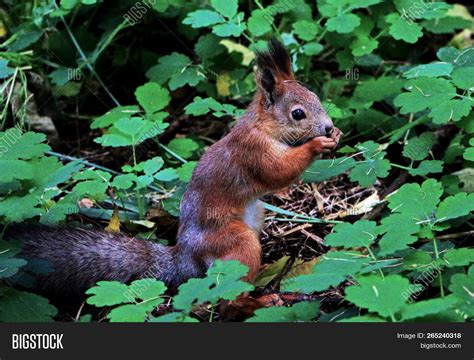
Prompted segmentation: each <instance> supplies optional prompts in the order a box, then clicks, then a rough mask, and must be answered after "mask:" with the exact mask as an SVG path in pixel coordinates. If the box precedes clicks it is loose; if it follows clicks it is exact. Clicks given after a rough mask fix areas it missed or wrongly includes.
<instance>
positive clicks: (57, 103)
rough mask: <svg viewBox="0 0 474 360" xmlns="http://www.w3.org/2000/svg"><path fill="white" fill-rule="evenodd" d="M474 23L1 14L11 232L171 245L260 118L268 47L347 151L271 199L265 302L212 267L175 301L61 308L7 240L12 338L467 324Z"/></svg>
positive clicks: (177, 9) (365, 3)
mask: <svg viewBox="0 0 474 360" xmlns="http://www.w3.org/2000/svg"><path fill="white" fill-rule="evenodd" d="M472 10H473V5H472V3H471V2H466V3H465V4H462V3H457V4H448V3H447V2H442V1H439V2H433V1H427V0H395V1H393V2H392V1H382V0H316V1H313V0H306V1H305V0H275V1H264V0H261V1H259V0H255V1H250V0H248V1H247V0H245V1H244V0H240V1H238V0H211V1H198V0H193V1H184V0H141V1H135V0H134V1H128V0H117V1H113V2H112V1H104V2H100V1H97V0H61V1H51V0H31V1H30V0H28V1H8V0H4V1H2V2H1V5H0V40H1V44H0V48H1V49H2V52H1V53H0V79H1V81H2V84H1V91H0V94H1V107H0V122H1V124H0V126H1V130H2V132H0V221H1V223H2V224H3V225H4V226H3V228H5V226H8V224H10V223H14V222H40V223H44V224H53V225H57V224H61V223H65V222H67V223H69V224H76V225H81V226H99V227H106V229H107V230H108V231H111V232H117V231H123V232H128V233H132V234H134V235H136V236H139V237H142V238H145V239H149V240H151V241H159V242H163V243H169V244H173V243H174V238H175V233H176V229H177V223H178V219H179V203H180V198H181V196H182V194H183V191H184V189H185V188H186V184H187V182H189V180H190V177H191V174H192V171H193V168H194V166H195V164H196V161H197V160H198V159H199V157H200V156H201V155H202V153H203V152H204V151H205V149H206V147H207V146H209V145H211V144H212V143H214V142H215V141H217V140H218V139H219V138H221V137H222V136H223V135H224V134H225V133H226V132H227V131H228V129H229V128H230V127H231V126H232V124H233V123H234V121H235V120H236V118H238V116H239V115H240V114H242V113H243V111H244V109H245V107H246V105H247V104H248V103H249V102H250V100H251V97H252V95H253V93H254V91H255V84H254V81H253V69H252V66H253V62H252V61H253V59H254V51H255V50H256V49H263V48H264V47H265V40H267V39H269V38H270V37H277V38H280V39H281V40H282V41H283V42H284V44H285V45H286V46H287V47H288V49H289V51H290V53H291V58H292V62H293V68H294V70H295V72H296V75H297V77H298V79H299V80H301V81H303V82H305V83H306V84H307V86H308V87H309V88H310V89H312V90H314V91H315V92H316V93H317V94H318V95H319V96H320V98H321V100H322V101H323V103H324V106H325V107H326V109H327V111H328V113H329V114H330V116H331V117H332V119H333V120H334V122H335V124H336V126H337V127H339V128H341V129H342V130H343V131H344V133H345V135H344V137H343V140H342V146H341V147H340V148H339V150H338V151H337V153H336V156H333V155H332V156H331V157H329V158H326V159H322V160H317V161H315V163H314V164H313V165H312V166H311V167H310V169H308V171H307V172H305V174H304V175H303V177H302V179H301V181H300V182H299V183H298V184H295V185H294V186H292V187H291V188H290V189H285V190H283V191H281V192H279V193H278V194H275V195H273V196H269V197H267V198H265V199H264V200H265V201H266V206H267V209H268V213H267V221H266V227H265V229H264V233H263V236H262V243H263V247H264V259H263V261H264V263H265V264H266V265H265V267H264V270H263V272H262V274H261V275H260V276H259V278H258V280H257V282H256V283H255V284H252V285H251V284H247V283H245V282H242V281H241V280H240V278H241V276H242V275H244V274H245V273H246V268H245V266H243V265H241V264H239V263H237V262H234V261H230V262H217V263H216V264H215V265H214V266H213V267H212V268H211V269H210V270H209V271H208V275H207V277H206V278H203V279H192V280H190V281H188V282H187V283H185V284H183V285H182V286H181V287H180V289H179V292H178V293H177V294H176V295H174V296H173V295H170V294H169V293H167V292H166V287H165V286H164V284H163V283H161V282H160V281H156V280H153V279H143V280H139V281H135V282H134V283H132V284H129V285H126V284H120V283H118V282H102V283H99V284H98V285H97V286H96V287H94V288H92V289H90V290H89V291H88V292H87V295H85V296H87V300H86V301H85V303H83V304H78V305H77V306H76V305H71V304H70V303H68V304H64V303H62V302H57V301H56V300H55V299H47V298H45V297H42V296H40V295H38V294H33V293H31V292H29V291H28V287H29V285H30V281H31V279H30V278H28V272H29V271H31V269H32V268H33V267H34V264H30V263H27V262H26V261H25V260H24V259H21V258H20V257H18V256H17V255H18V253H19V251H20V245H19V244H17V243H14V242H12V241H8V239H3V240H0V284H1V285H2V286H1V288H0V321H6V322H10V321H41V322H42V321H52V320H56V321H71V320H73V321H103V320H107V319H108V320H110V321H193V322H196V321H243V320H245V321H312V320H316V321H321V322H327V321H378V322H385V321H393V322H395V321H450V322H457V321H472V320H473V319H474V265H473V263H474V249H473V247H472V245H473V241H472V234H473V231H474V230H473V227H474V223H473V221H472V211H473V210H474V194H473V191H474V168H473V165H474V135H473V134H474V112H473V111H472V106H473V105H474V98H473V97H472V93H473V91H474V48H473V47H472V31H473V29H474V28H473V19H472V16H471V13H472ZM323 239H324V240H323ZM20 275H21V276H20ZM13 284H16V285H18V284H20V285H21V288H22V289H23V290H18V286H16V287H13V286H12V285H13ZM247 292H249V294H250V295H247V296H241V297H238V296H239V294H241V293H247ZM76 300H79V301H82V299H76ZM53 304H54V305H53ZM84 304H85V306H83V305H84Z"/></svg>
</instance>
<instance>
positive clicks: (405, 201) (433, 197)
mask: <svg viewBox="0 0 474 360" xmlns="http://www.w3.org/2000/svg"><path fill="white" fill-rule="evenodd" d="M442 193H443V187H442V184H441V183H439V182H437V181H436V180H434V179H428V180H426V181H425V182H423V184H422V185H421V186H420V185H419V184H405V185H403V186H402V187H401V188H400V189H398V190H397V191H396V192H395V193H392V194H391V195H390V196H389V198H388V207H389V208H390V209H391V210H392V211H393V212H398V213H402V214H404V215H407V216H410V217H411V218H412V219H415V220H417V221H420V220H429V219H431V218H432V217H433V216H434V212H435V210H436V207H437V205H438V203H439V199H440V198H441V195H442Z"/></svg>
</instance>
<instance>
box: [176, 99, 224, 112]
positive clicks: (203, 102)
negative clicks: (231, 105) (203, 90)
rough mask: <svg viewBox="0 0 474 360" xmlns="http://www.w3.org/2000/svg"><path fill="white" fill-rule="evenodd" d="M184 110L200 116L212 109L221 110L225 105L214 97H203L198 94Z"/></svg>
mask: <svg viewBox="0 0 474 360" xmlns="http://www.w3.org/2000/svg"><path fill="white" fill-rule="evenodd" d="M184 110H185V112H186V114H188V115H194V116H200V115H204V114H207V113H208V112H209V111H211V110H214V111H221V110H223V106H222V105H221V104H220V103H219V102H218V101H217V100H215V99H214V98H212V97H208V98H205V99H203V98H201V97H200V96H196V97H195V98H194V99H193V102H192V103H190V104H188V105H186V107H185V108H184Z"/></svg>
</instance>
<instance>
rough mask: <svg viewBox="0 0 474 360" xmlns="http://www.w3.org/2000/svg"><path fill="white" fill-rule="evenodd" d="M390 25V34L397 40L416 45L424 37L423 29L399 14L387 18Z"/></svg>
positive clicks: (392, 14)
mask: <svg viewBox="0 0 474 360" xmlns="http://www.w3.org/2000/svg"><path fill="white" fill-rule="evenodd" d="M385 19H386V20H387V22H388V23H389V24H391V25H390V29H389V33H390V35H392V36H393V38H394V39H395V40H403V41H405V42H407V43H410V44H414V43H416V42H417V41H418V39H419V38H420V37H422V36H423V32H422V31H421V29H422V27H421V26H420V25H418V24H417V23H415V22H413V21H412V22H411V23H410V22H408V21H406V20H405V19H403V18H402V17H401V16H400V15H398V14H397V13H391V14H389V15H387V17H386V18H385Z"/></svg>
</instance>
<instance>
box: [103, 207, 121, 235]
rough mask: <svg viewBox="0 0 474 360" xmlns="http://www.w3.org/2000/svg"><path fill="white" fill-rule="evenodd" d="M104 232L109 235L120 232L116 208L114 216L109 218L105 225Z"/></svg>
mask: <svg viewBox="0 0 474 360" xmlns="http://www.w3.org/2000/svg"><path fill="white" fill-rule="evenodd" d="M105 231H107V232H108V233H111V234H118V233H119V232H120V220H119V211H118V209H117V208H114V214H113V215H112V217H111V218H110V221H109V225H107V227H106V228H105Z"/></svg>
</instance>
